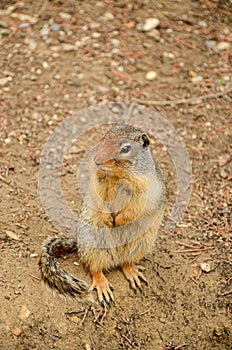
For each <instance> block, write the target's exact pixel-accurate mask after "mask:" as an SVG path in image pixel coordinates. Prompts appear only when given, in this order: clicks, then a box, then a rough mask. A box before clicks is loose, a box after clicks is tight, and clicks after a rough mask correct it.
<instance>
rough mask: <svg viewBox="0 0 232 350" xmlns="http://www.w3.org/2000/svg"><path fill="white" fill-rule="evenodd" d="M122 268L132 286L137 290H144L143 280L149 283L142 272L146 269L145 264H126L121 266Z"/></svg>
mask: <svg viewBox="0 0 232 350" xmlns="http://www.w3.org/2000/svg"><path fill="white" fill-rule="evenodd" d="M121 269H122V272H123V274H124V276H125V277H126V279H127V280H128V281H129V282H130V286H131V288H132V289H134V290H135V291H137V289H139V290H140V291H142V285H141V281H143V282H144V283H145V284H146V285H148V282H147V280H146V278H145V276H144V274H143V273H142V272H141V271H143V270H145V268H144V267H143V266H136V265H134V264H124V265H122V266H121Z"/></svg>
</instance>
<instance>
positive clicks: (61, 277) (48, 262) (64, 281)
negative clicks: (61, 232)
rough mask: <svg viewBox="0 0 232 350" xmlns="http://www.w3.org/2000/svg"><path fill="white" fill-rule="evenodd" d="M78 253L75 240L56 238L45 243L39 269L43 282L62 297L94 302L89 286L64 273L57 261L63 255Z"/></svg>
mask: <svg viewBox="0 0 232 350" xmlns="http://www.w3.org/2000/svg"><path fill="white" fill-rule="evenodd" d="M77 251H78V247H77V242H76V241H75V240H74V239H67V238H65V237H62V236H61V237H60V236H56V237H53V238H48V239H46V240H45V241H44V242H43V245H42V254H41V257H40V261H39V269H40V272H41V276H42V280H43V282H44V283H45V284H46V285H47V286H48V287H49V288H51V289H52V290H55V291H56V292H58V293H59V294H60V295H61V296H64V297H69V298H72V299H76V300H77V301H82V302H83V301H88V302H94V297H93V295H92V294H91V293H89V291H88V285H87V284H86V283H85V282H84V281H82V280H79V279H78V278H76V277H74V276H73V275H71V274H69V273H67V272H66V271H64V270H63V269H62V268H61V267H60V265H59V263H58V262H57V259H56V258H58V257H59V256H61V255H62V254H71V253H74V252H77Z"/></svg>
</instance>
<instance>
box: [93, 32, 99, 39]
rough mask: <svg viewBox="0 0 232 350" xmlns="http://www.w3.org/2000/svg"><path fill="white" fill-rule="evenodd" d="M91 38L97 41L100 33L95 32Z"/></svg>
mask: <svg viewBox="0 0 232 350" xmlns="http://www.w3.org/2000/svg"><path fill="white" fill-rule="evenodd" d="M92 37H93V38H94V39H98V38H100V37H101V33H97V32H95V33H93V34H92Z"/></svg>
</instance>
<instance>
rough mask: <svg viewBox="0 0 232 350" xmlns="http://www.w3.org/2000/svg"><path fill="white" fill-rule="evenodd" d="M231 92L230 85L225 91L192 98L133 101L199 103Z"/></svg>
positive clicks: (153, 103) (158, 104)
mask: <svg viewBox="0 0 232 350" xmlns="http://www.w3.org/2000/svg"><path fill="white" fill-rule="evenodd" d="M231 92H232V87H231V88H230V89H227V90H225V91H219V92H215V93H212V94H207V95H202V96H198V97H192V98H183V99H179V100H173V101H172V100H165V101H151V100H150V101H145V100H140V99H135V100H134V102H137V103H141V104H143V105H150V106H171V105H180V104H199V103H201V102H202V100H209V99H211V98H217V97H221V96H225V95H229V94H230V93H231Z"/></svg>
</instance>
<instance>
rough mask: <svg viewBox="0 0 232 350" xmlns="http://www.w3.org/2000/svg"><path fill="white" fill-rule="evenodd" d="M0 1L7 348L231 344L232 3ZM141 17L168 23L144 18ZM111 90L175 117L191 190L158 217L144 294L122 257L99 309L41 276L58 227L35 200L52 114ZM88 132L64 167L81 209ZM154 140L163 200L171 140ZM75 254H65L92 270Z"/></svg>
mask: <svg viewBox="0 0 232 350" xmlns="http://www.w3.org/2000/svg"><path fill="white" fill-rule="evenodd" d="M1 5H2V9H0V36H1V37H0V45H1V51H0V57H1V60H0V68H1V69H0V91H1V114H0V118H1V126H0V133H1V134H0V142H1V145H0V191H1V195H0V211H1V216H0V225H1V226H0V251H1V254H0V264H1V271H0V305H1V308H0V329H1V332H0V348H1V349H3V350H8V349H17V350H26V349H40V350H41V349H60V350H63V349H86V350H90V349H92V350H94V349H99V350H100V349H141V350H142V349H144V350H145V349H146V350H149V349H156V350H165V349H166V350H167V349H169V350H170V349H171V350H177V349H179V350H182V349H189V350H194V349H198V350H199V349H201V350H203V349H207V350H208V349H210V350H216V349H217V350H219V349H220V350H229V349H231V344H232V329H231V310H232V304H231V296H232V284H231V282H232V274H231V264H232V260H231V259H232V255H231V204H232V200H231V198H232V197H231V180H232V176H231V173H232V172H231V170H232V166H231V154H232V152H231V146H232V145H231V126H232V125H231V124H232V120H231V86H232V83H231V47H232V43H231V41H232V35H231V21H232V13H231V7H230V6H231V2H230V1H190V0H188V1H185V2H180V1H131V0H130V1H126V2H124V1H110V0H109V1H106V0H104V1H99V2H97V1H84V2H82V1H55V0H54V1H48V0H44V1H36V2H35V1H18V2H14V1H11V2H10V1H3V2H2V3H1ZM146 18H158V19H159V21H160V24H159V25H158V27H157V28H156V29H151V30H149V31H144V30H141V29H142V28H143V25H144V22H145V19H146ZM149 72H153V74H150V78H151V77H153V78H152V79H151V80H149V79H148V78H149V75H147V73H149ZM154 72H155V73H154ZM201 96H203V98H201ZM189 99H190V100H189ZM107 101H115V102H118V101H128V102H136V101H140V103H142V104H143V103H145V104H147V105H148V106H149V107H150V108H152V109H154V110H156V111H158V112H159V113H160V114H161V115H163V116H164V117H165V118H167V120H168V121H169V122H170V123H171V124H172V125H173V126H174V127H175V129H176V130H177V131H178V134H179V136H180V138H181V140H182V141H183V142H184V143H185V144H186V148H187V150H188V152H189V156H190V159H191V162H192V168H193V192H192V197H191V200H190V203H189V205H188V209H187V212H186V215H185V217H184V218H183V220H182V221H181V222H180V223H179V225H178V226H177V228H176V229H175V230H173V231H172V232H169V233H167V232H165V231H164V229H161V232H160V236H159V239H158V240H157V243H156V246H155V247H154V250H153V253H152V254H151V255H149V256H148V257H146V258H144V259H143V261H142V265H143V266H144V267H145V268H146V272H145V273H146V277H147V279H148V281H149V285H148V287H144V290H143V293H142V294H140V293H138V294H134V292H133V291H132V290H131V289H130V288H129V285H128V284H127V282H126V280H125V279H124V277H123V276H122V274H121V272H120V271H119V270H115V271H111V272H109V273H107V276H108V278H109V280H110V281H111V283H112V284H113V285H114V286H115V291H114V296H115V299H116V303H115V305H113V306H112V307H111V308H110V310H108V311H107V312H106V314H104V310H100V309H99V310H98V309H93V308H89V309H88V310H87V309H85V308H84V307H83V306H82V305H81V304H77V303H74V302H64V301H63V300H62V299H60V298H58V297H54V296H52V295H51V294H50V293H49V292H48V291H46V290H45V288H44V286H43V285H42V283H41V281H40V276H39V272H38V259H39V257H38V256H39V254H40V251H41V243H42V241H43V240H44V239H45V238H46V237H47V236H48V235H50V236H51V235H54V234H55V233H56V232H55V231H56V228H55V227H54V226H53V225H52V224H51V222H50V220H49V218H48V217H47V216H46V214H45V211H44V209H43V207H42V205H41V202H40V197H39V193H38V167H39V158H40V152H41V150H42V148H43V145H44V143H45V141H46V140H47V137H48V136H49V135H50V134H51V132H52V131H53V130H54V128H55V127H56V126H57V125H59V124H60V123H61V122H62V121H64V120H65V119H66V118H67V117H68V116H70V115H72V114H73V113H75V112H76V111H78V110H80V109H82V108H84V107H89V106H92V105H96V104H98V103H100V102H107ZM100 123H101V118H99V124H100ZM95 138H96V135H95ZM90 141H91V140H90V139H88V138H87V139H84V140H81V142H80V143H79V144H78V145H77V146H78V148H79V149H80V152H79V153H78V152H77V153H76V154H75V152H74V154H69V155H68V156H67V157H66V159H65V162H64V166H63V171H62V183H63V188H64V193H65V196H66V198H67V200H68V201H69V202H70V206H72V207H73V208H74V209H75V210H77V211H78V208H79V206H80V196H79V194H78V191H77V189H76V170H77V165H78V164H79V162H80V159H81V158H82V157H83V156H84V154H85V152H86V150H88V146H89V144H90V143H91V142H90ZM153 151H154V154H155V156H156V158H157V159H158V160H159V162H160V164H161V168H162V171H163V174H164V177H165V179H166V183H167V187H168V190H169V193H170V204H169V208H168V212H169V211H170V209H171V206H172V204H173V201H174V198H175V191H176V175H175V169H174V167H173V165H172V162H171V159H170V157H169V156H168V154H167V151H166V149H165V147H162V145H159V144H158V143H157V142H154V143H153ZM70 188H71V189H72V190H71V191H70ZM167 215H168V213H167ZM74 261H75V257H70V258H68V259H61V264H62V265H64V266H65V268H66V269H67V270H69V271H72V272H73V273H74V274H75V275H78V276H79V277H81V278H83V279H85V280H86V281H88V282H89V283H90V276H89V274H88V272H86V271H84V270H83V269H82V268H81V267H80V268H79V267H78V268H77V267H76V266H74V264H73V262H74Z"/></svg>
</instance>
